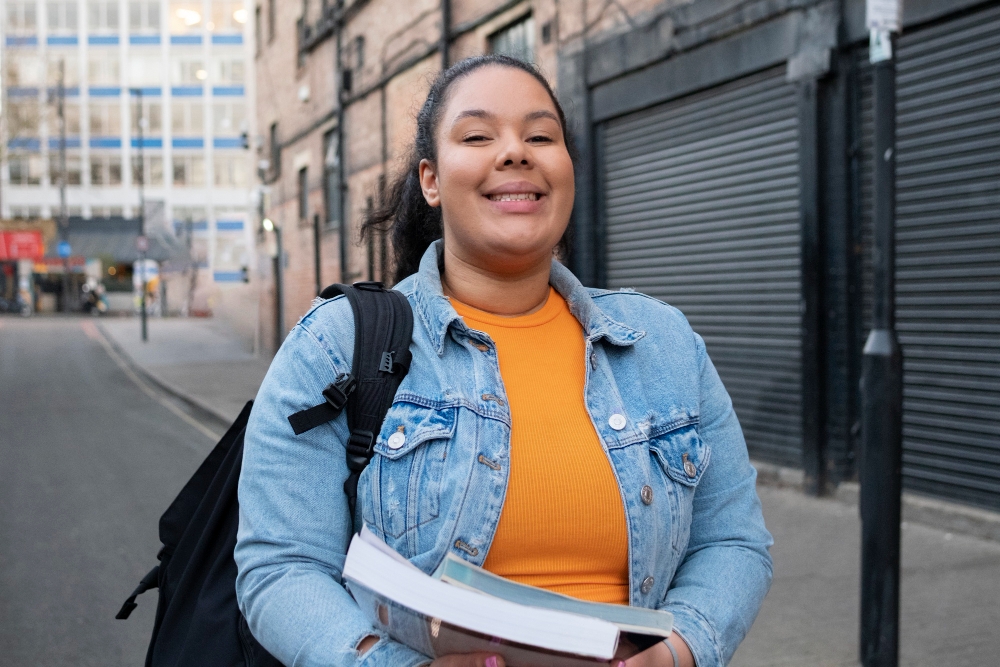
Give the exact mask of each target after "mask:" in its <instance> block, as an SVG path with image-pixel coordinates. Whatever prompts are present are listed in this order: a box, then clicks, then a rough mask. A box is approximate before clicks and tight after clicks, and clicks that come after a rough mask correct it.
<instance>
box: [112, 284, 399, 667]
mask: <svg viewBox="0 0 1000 667" xmlns="http://www.w3.org/2000/svg"><path fill="white" fill-rule="evenodd" d="M338 294H343V295H344V296H346V297H347V299H348V301H349V302H350V304H351V310H352V311H353V313H354V359H353V362H352V365H351V372H350V373H348V374H344V375H341V376H340V377H338V378H337V380H336V382H335V383H334V384H331V385H329V386H328V387H327V388H326V389H324V390H323V396H322V397H317V399H319V398H322V399H324V400H323V402H322V403H319V404H317V405H315V406H313V407H311V408H308V409H306V410H302V411H301V412H297V413H295V414H294V415H291V416H289V418H288V421H289V423H290V424H291V425H292V428H293V430H294V431H295V433H296V435H298V434H301V433H304V432H306V431H308V430H310V429H312V428H315V427H316V426H319V425H321V424H325V423H327V422H330V421H332V420H333V419H335V418H336V417H337V415H339V414H340V411H341V410H342V409H343V408H344V407H345V406H346V408H347V424H348V427H349V428H350V431H351V436H350V439H349V442H348V443H347V451H346V456H347V465H348V468H349V470H350V474H349V476H348V478H347V481H345V482H344V492H345V493H346V494H347V498H348V503H349V507H350V509H351V516H352V517H354V508H355V503H356V498H357V488H358V478H359V476H360V475H361V471H363V470H364V469H365V466H366V465H368V462H369V461H370V460H371V457H372V454H373V448H374V445H375V439H376V437H377V436H378V432H379V430H380V428H381V426H382V421H383V420H384V419H385V414H386V412H387V411H388V410H389V406H391V405H392V401H393V397H394V396H395V394H396V389H397V388H398V387H399V383H400V382H401V381H402V380H403V377H404V376H405V375H406V373H407V371H408V370H409V367H410V349H409V347H410V339H411V337H412V334H413V312H412V311H411V309H410V304H409V302H408V301H407V300H406V298H405V297H404V296H403V295H402V294H400V293H399V292H396V291H393V290H385V289H383V288H382V285H381V284H380V283H372V282H367V283H355V284H354V286H353V287H352V286H348V285H331V286H330V287H327V288H326V289H325V290H323V292H322V293H321V294H320V296H321V297H323V298H326V299H329V298H332V297H334V296H336V295H338ZM252 405H253V402H252V401H251V402H249V403H247V404H246V406H244V408H243V411H242V412H241V413H240V416H239V417H237V418H236V421H235V422H233V424H232V426H230V427H229V430H228V431H227V432H226V434H225V435H224V436H222V439H221V440H220V441H219V443H218V444H217V445H216V446H215V448H214V449H213V450H212V452H211V453H210V454H209V455H208V457H207V458H206V459H205V461H204V462H203V463H202V464H201V466H200V467H199V468H198V470H197V472H195V474H194V475H193V476H192V477H191V479H190V480H188V482H187V484H185V485H184V488H183V489H182V490H181V492H180V493H179V494H178V495H177V498H176V499H175V500H174V501H173V502H172V503H171V504H170V507H168V508H167V511H166V512H164V513H163V516H162V517H160V541H161V542H162V543H163V547H162V548H161V549H160V552H159V554H157V558H158V559H159V561H160V563H159V565H157V566H156V567H154V568H153V569H152V570H150V572H149V573H148V574H147V575H146V576H145V577H143V578H142V581H141V582H140V583H139V586H138V587H137V588H136V589H135V590H134V591H133V592H132V595H130V596H129V598H128V599H127V600H126V601H125V604H124V605H122V608H121V611H119V612H118V615H117V616H116V618H118V619H126V618H128V617H129V614H131V613H132V610H133V609H135V608H136V606H137V605H136V602H135V599H136V596H138V595H141V594H142V593H144V592H146V591H147V590H149V589H151V588H159V589H160V599H159V604H158V605H157V608H156V621H155V623H154V625H153V636H152V639H151V640H150V643H149V650H148V652H147V653H146V667H280V666H281V663H280V662H279V661H278V660H277V659H275V658H274V657H273V656H272V655H271V654H269V653H268V652H267V651H266V650H264V648H263V647H262V646H261V645H260V644H259V643H258V642H257V640H256V639H255V638H254V637H253V635H252V634H251V633H250V628H249V627H248V626H247V622H246V619H245V618H243V614H242V613H240V610H239V607H238V606H237V604H236V562H235V561H234V560H233V550H234V549H235V548H236V529H237V527H238V524H239V505H238V502H237V496H236V490H237V484H238V482H239V477H240V468H241V465H242V462H243V436H244V434H245V431H246V425H247V421H248V419H249V418H250V408H251V406H252Z"/></svg>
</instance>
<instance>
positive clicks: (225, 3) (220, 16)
mask: <svg viewBox="0 0 1000 667" xmlns="http://www.w3.org/2000/svg"><path fill="white" fill-rule="evenodd" d="M246 22H247V10H246V7H244V6H243V3H242V2H232V0H213V2H212V20H211V21H210V22H209V24H208V26H207V27H208V29H209V30H214V31H216V32H243V26H244V24H246Z"/></svg>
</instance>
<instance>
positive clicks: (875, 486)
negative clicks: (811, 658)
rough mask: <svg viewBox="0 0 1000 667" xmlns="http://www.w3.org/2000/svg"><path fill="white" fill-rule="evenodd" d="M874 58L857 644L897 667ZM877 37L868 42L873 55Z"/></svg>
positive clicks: (886, 238) (885, 142) (898, 371)
mask: <svg viewBox="0 0 1000 667" xmlns="http://www.w3.org/2000/svg"><path fill="white" fill-rule="evenodd" d="M879 38H880V39H884V40H889V41H888V44H887V47H888V49H889V51H888V54H889V56H888V57H884V54H885V51H884V48H885V47H883V57H882V59H880V60H878V61H877V62H875V61H874V58H873V67H872V76H873V88H874V118H875V147H874V163H875V164H874V179H873V181H874V182H873V191H874V196H873V199H874V207H873V211H872V227H873V244H872V245H873V247H872V251H873V262H874V275H873V280H874V285H873V287H874V303H873V308H872V330H871V333H870V334H869V335H868V340H867V342H866V343H865V348H864V361H863V371H862V372H863V377H862V388H861V391H862V402H863V403H862V422H861V423H862V444H861V456H860V466H859V475H860V480H861V499H860V510H861V642H860V643H861V646H860V658H861V664H862V665H863V666H864V667H896V665H898V664H899V553H900V548H899V541H900V518H901V516H900V510H901V508H900V494H901V491H902V458H903V457H902V447H903V419H902V418H903V358H902V353H901V351H900V347H899V341H898V340H897V338H896V330H895V301H896V285H895V264H896V262H895V228H896V224H895V220H896V65H895V61H894V57H895V56H894V53H895V49H896V45H895V37H894V36H893V35H892V34H891V33H889V32H883V33H882V34H881V36H880V37H879ZM875 43H876V39H875V38H874V37H873V40H872V44H873V50H874V46H875Z"/></svg>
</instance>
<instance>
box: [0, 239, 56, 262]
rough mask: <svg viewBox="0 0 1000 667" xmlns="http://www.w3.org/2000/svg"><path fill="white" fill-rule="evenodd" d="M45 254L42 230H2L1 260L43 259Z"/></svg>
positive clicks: (0, 243)
mask: <svg viewBox="0 0 1000 667" xmlns="http://www.w3.org/2000/svg"><path fill="white" fill-rule="evenodd" d="M44 255H45V243H44V242H43V241H42V233H41V232H0V260H11V259H41V258H42V257H43V256H44Z"/></svg>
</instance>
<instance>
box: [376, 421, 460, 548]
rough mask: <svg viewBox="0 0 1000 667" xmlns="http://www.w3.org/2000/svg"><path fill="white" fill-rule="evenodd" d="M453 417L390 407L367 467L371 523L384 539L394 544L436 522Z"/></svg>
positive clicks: (453, 431)
mask: <svg viewBox="0 0 1000 667" xmlns="http://www.w3.org/2000/svg"><path fill="white" fill-rule="evenodd" d="M455 413H456V409H455V408H445V409H433V408H426V407H423V406H420V405H414V404H412V403H396V404H395V405H393V406H392V408H390V410H389V412H388V414H387V416H386V419H385V422H384V423H383V425H382V432H381V433H380V434H379V437H378V440H377V441H376V443H375V456H374V458H372V461H371V464H370V465H369V469H370V470H371V476H370V477H369V484H370V485H371V487H370V488H371V494H370V501H371V505H370V507H371V510H372V511H371V515H370V516H371V519H370V521H371V522H372V523H373V524H375V526H376V527H377V528H378V529H379V530H380V531H381V533H382V534H384V535H386V536H387V537H391V538H393V539H398V538H400V537H402V536H403V535H404V534H406V533H408V532H410V531H415V530H416V529H417V528H418V527H420V526H422V525H424V524H426V523H427V522H429V521H432V520H434V519H436V518H437V516H438V514H439V512H440V505H441V483H442V482H441V479H442V477H443V476H444V465H445V458H446V455H447V452H448V443H449V441H450V440H451V437H452V435H454V433H455V416H456V415H455Z"/></svg>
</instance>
